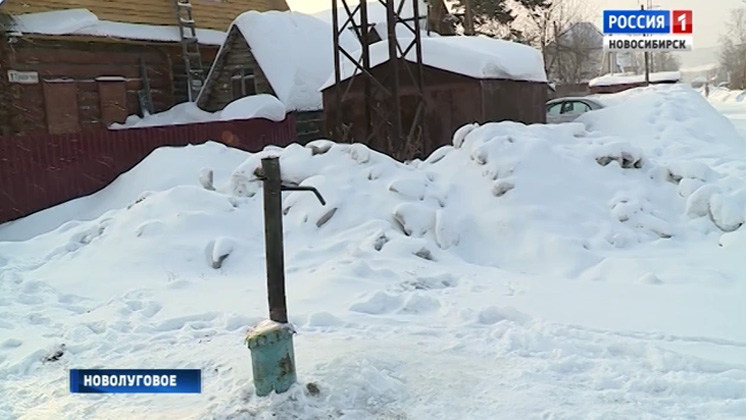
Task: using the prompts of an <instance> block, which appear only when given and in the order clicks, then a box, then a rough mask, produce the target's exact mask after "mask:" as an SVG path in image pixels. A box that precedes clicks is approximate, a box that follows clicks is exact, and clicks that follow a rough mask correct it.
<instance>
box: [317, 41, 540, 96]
mask: <svg viewBox="0 0 746 420" xmlns="http://www.w3.org/2000/svg"><path fill="white" fill-rule="evenodd" d="M359 54H360V53H359V52H358V55H359ZM398 55H399V56H400V57H401V52H399V53H398ZM370 57H371V58H370V63H371V67H376V66H378V65H380V64H383V63H385V62H387V61H388V59H389V52H388V45H387V43H385V42H380V43H375V44H373V45H372V46H371V47H370ZM405 58H406V59H407V60H408V61H415V60H416V59H417V56H416V54H415V50H414V48H413V49H411V50H410V52H409V53H408V54H407V56H406V57H405ZM422 62H423V64H425V65H427V66H430V67H434V68H437V69H441V70H445V71H449V72H452V73H456V74H461V75H464V76H468V77H473V78H476V79H509V80H521V81H531V82H544V83H546V81H547V77H546V73H545V72H544V60H543V58H542V56H541V53H540V52H539V51H538V50H536V49H534V48H532V47H529V46H527V45H523V44H518V43H515V42H509V41H503V40H500V39H492V38H488V37H486V36H483V35H480V36H476V37H473V36H443V37H430V38H423V39H422ZM355 74H359V71H358V70H357V67H355V66H354V65H353V64H352V63H351V62H350V61H349V60H343V61H342V76H341V80H346V79H349V78H350V77H352V76H353V75H355ZM334 82H335V81H334V76H332V77H331V78H329V79H328V80H327V82H326V83H325V84H324V85H323V86H322V88H321V89H322V90H323V89H326V88H328V87H330V86H333V85H334Z"/></svg>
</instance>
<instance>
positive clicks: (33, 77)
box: [8, 70, 39, 85]
mask: <svg viewBox="0 0 746 420" xmlns="http://www.w3.org/2000/svg"><path fill="white" fill-rule="evenodd" d="M8 81H9V82H10V83H20V84H23V85H35V84H37V83H39V73H37V72H35V71H16V70H8Z"/></svg>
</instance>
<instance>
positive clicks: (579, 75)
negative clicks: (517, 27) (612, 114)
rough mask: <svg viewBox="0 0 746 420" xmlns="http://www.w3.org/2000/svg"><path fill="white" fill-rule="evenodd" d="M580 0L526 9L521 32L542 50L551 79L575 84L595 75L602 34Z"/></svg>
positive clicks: (597, 68)
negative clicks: (523, 27) (526, 12)
mask: <svg viewBox="0 0 746 420" xmlns="http://www.w3.org/2000/svg"><path fill="white" fill-rule="evenodd" d="M588 16H589V13H588V9H587V5H586V3H585V2H583V1H582V0H553V1H552V3H551V5H550V6H549V7H546V8H542V9H537V10H534V11H531V12H530V13H528V17H527V18H526V19H524V26H525V29H524V33H525V34H526V35H527V39H528V41H529V43H530V44H531V45H533V46H534V47H536V48H537V49H539V50H540V51H541V52H542V55H543V58H544V68H545V70H546V72H547V75H548V76H549V77H550V79H551V80H552V81H555V82H558V83H568V84H575V83H581V82H584V81H587V80H589V79H592V78H594V77H596V76H598V75H599V72H600V70H601V60H602V58H603V51H602V50H603V35H602V34H601V33H600V32H599V31H598V29H597V28H596V27H595V25H593V24H592V23H590V22H589V19H588Z"/></svg>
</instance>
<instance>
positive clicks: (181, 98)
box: [169, 45, 219, 104]
mask: <svg viewBox="0 0 746 420" xmlns="http://www.w3.org/2000/svg"><path fill="white" fill-rule="evenodd" d="M218 49H219V47H216V46H214V45H200V47H199V52H200V54H202V67H203V68H204V70H205V76H207V74H208V73H209V72H210V67H212V63H213V61H214V60H215V56H217V55H218ZM169 57H170V58H171V62H172V63H173V65H172V67H171V71H172V72H173V75H174V102H175V103H177V104H178V103H182V102H186V101H188V100H189V93H188V92H187V84H188V83H187V82H188V78H187V74H186V65H185V64H184V55H183V54H182V51H181V48H180V47H179V48H171V49H169Z"/></svg>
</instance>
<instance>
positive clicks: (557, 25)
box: [523, 0, 585, 71]
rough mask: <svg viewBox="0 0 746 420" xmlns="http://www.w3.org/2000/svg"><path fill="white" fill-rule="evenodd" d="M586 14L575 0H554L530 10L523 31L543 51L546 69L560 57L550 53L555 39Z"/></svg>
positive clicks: (533, 44) (581, 19)
mask: <svg viewBox="0 0 746 420" xmlns="http://www.w3.org/2000/svg"><path fill="white" fill-rule="evenodd" d="M584 15H585V13H584V9H583V8H582V7H581V6H580V5H579V4H577V3H574V2H573V0H553V1H552V2H551V3H550V4H549V6H548V7H545V8H541V9H535V10H529V11H528V13H527V17H526V18H524V19H523V26H524V27H525V29H524V30H523V32H524V34H525V37H526V40H527V41H528V43H529V44H531V45H532V46H534V47H536V48H538V49H539V50H540V51H541V52H542V55H543V57H544V66H545V70H547V71H549V68H550V67H552V66H553V64H554V61H555V60H556V59H557V58H558V57H557V54H551V53H550V50H551V49H553V48H551V47H553V44H554V42H555V40H556V39H557V38H558V36H559V35H560V34H563V33H565V32H566V31H567V30H568V29H570V27H571V26H572V25H573V24H574V23H576V22H581V21H583V20H584Z"/></svg>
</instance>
